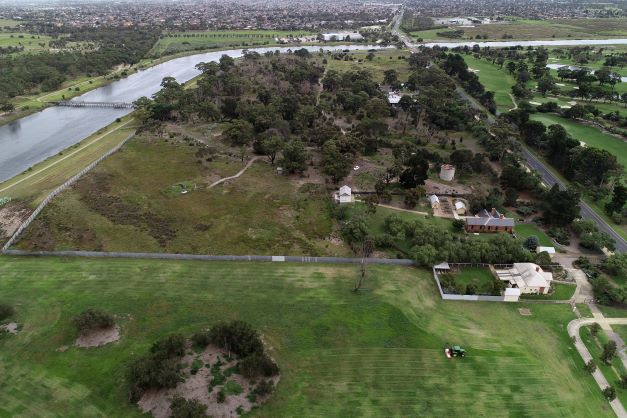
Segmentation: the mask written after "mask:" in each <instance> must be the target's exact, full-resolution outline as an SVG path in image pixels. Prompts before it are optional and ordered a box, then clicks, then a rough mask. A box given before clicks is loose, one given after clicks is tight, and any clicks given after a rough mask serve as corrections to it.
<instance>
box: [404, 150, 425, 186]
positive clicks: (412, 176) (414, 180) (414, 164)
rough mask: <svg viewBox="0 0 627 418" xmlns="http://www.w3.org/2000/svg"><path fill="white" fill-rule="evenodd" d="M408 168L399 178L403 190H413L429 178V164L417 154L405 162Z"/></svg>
mask: <svg viewBox="0 0 627 418" xmlns="http://www.w3.org/2000/svg"><path fill="white" fill-rule="evenodd" d="M407 165H408V168H406V169H405V170H403V172H402V173H401V174H400V176H399V183H400V185H401V186H403V188H405V189H413V188H415V187H416V186H419V185H422V184H425V180H426V179H427V178H429V176H428V174H427V171H428V170H429V162H428V161H427V160H425V159H424V157H422V156H421V155H419V154H416V155H414V156H412V157H411V158H410V159H409V161H408V162H407Z"/></svg>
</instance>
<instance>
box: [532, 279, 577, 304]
mask: <svg viewBox="0 0 627 418" xmlns="http://www.w3.org/2000/svg"><path fill="white" fill-rule="evenodd" d="M551 287H552V288H553V293H551V294H550V295H548V296H546V295H521V298H522V299H530V300H568V299H570V298H572V297H573V294H575V290H576V289H577V286H576V285H574V284H565V283H553V284H551Z"/></svg>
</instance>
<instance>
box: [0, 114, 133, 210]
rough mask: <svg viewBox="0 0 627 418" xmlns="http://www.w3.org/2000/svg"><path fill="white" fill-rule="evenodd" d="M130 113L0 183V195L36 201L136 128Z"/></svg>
mask: <svg viewBox="0 0 627 418" xmlns="http://www.w3.org/2000/svg"><path fill="white" fill-rule="evenodd" d="M135 129H136V127H135V125H134V124H133V123H132V120H131V117H130V116H126V117H124V118H122V120H121V122H120V123H113V124H112V125H110V126H108V127H107V128H105V129H104V130H101V131H104V132H100V131H99V132H97V133H95V134H93V135H91V136H89V137H88V138H86V139H84V140H83V141H81V142H79V143H77V144H75V145H73V146H72V147H70V148H68V149H66V150H64V151H63V152H62V153H60V154H57V155H55V156H54V157H51V158H49V159H47V160H45V161H43V162H41V163H39V164H36V165H34V166H33V167H32V168H31V169H29V170H27V171H25V172H24V173H22V174H20V175H18V176H16V177H13V178H12V179H11V180H7V181H6V182H4V183H0V195H2V196H8V197H11V198H13V199H21V200H25V201H27V202H29V203H31V204H33V205H36V204H39V202H41V201H42V200H43V199H44V198H45V197H46V196H47V195H48V193H50V192H51V191H52V190H54V189H55V188H56V187H58V186H60V185H61V184H63V183H64V182H65V181H66V180H67V179H68V178H70V177H72V176H73V175H74V174H76V173H78V172H79V171H80V170H82V169H83V168H85V167H87V166H88V165H89V164H91V163H92V162H93V161H95V160H97V159H98V158H99V157H100V156H101V155H103V154H104V153H105V152H107V151H109V150H110V149H111V148H113V147H114V146H116V145H117V144H119V143H120V142H121V141H122V140H124V139H125V138H126V137H128V135H130V134H131V133H133V132H134V131H135Z"/></svg>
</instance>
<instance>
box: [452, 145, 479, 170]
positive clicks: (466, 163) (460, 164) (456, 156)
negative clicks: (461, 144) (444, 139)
mask: <svg viewBox="0 0 627 418" xmlns="http://www.w3.org/2000/svg"><path fill="white" fill-rule="evenodd" d="M473 157H474V155H473V153H472V151H471V150H467V149H460V150H455V151H453V152H452V153H451V156H450V157H449V159H450V160H451V163H452V164H453V165H455V167H457V169H458V171H460V172H462V173H468V172H469V171H472V160H473Z"/></svg>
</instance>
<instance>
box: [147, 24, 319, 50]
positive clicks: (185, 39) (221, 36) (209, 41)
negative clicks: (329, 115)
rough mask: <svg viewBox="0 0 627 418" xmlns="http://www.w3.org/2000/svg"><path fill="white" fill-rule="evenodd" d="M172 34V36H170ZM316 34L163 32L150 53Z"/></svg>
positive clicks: (273, 42)
mask: <svg viewBox="0 0 627 418" xmlns="http://www.w3.org/2000/svg"><path fill="white" fill-rule="evenodd" d="M168 35H172V36H168ZM289 35H292V36H294V37H302V36H315V34H314V33H312V32H307V31H273V30H224V31H214V30H208V31H188V32H173V33H171V34H163V37H162V38H160V39H159V41H157V43H156V44H155V46H154V47H153V48H152V49H151V50H150V52H149V53H148V54H149V55H151V56H161V55H168V54H173V53H177V52H182V51H188V50H193V49H204V48H214V47H215V48H220V47H228V46H233V47H237V46H264V45H277V44H278V43H279V42H278V41H276V40H275V38H285V37H288V36H289Z"/></svg>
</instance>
